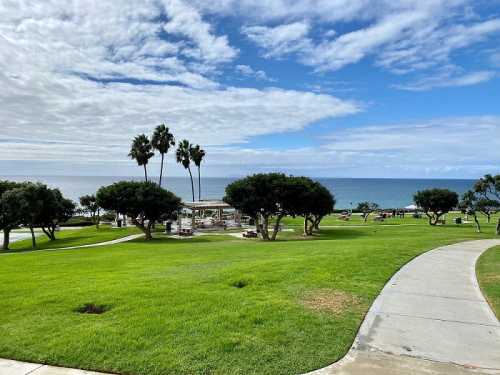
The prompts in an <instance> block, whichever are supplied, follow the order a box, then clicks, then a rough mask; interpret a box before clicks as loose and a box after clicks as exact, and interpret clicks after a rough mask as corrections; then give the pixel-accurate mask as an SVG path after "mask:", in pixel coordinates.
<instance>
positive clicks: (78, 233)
mask: <svg viewBox="0 0 500 375" xmlns="http://www.w3.org/2000/svg"><path fill="white" fill-rule="evenodd" d="M136 233H140V231H139V230H138V229H137V228H135V227H127V228H111V226H109V225H101V226H100V227H99V229H96V227H94V226H91V227H85V228H82V229H67V230H66V229H65V230H61V231H60V232H56V240H55V241H49V239H48V237H47V236H46V235H45V234H43V233H42V232H40V233H38V235H37V239H36V242H37V249H39V250H41V249H53V248H59V247H70V246H80V245H90V244H94V243H98V242H105V241H111V240H116V239H118V238H122V237H125V236H129V235H131V234H136ZM25 250H32V248H31V238H28V239H25V240H20V241H16V242H12V243H11V244H10V251H11V252H12V251H25ZM1 252H2V251H1V250H0V253H1Z"/></svg>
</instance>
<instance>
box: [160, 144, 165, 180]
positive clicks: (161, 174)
mask: <svg viewBox="0 0 500 375" xmlns="http://www.w3.org/2000/svg"><path fill="white" fill-rule="evenodd" d="M164 157H165V154H164V153H163V152H162V153H161V167H160V187H161V178H162V177H163V158H164Z"/></svg>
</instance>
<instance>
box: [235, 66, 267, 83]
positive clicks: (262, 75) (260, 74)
mask: <svg viewBox="0 0 500 375" xmlns="http://www.w3.org/2000/svg"><path fill="white" fill-rule="evenodd" d="M235 70H236V72H238V73H239V74H241V75H242V76H245V77H251V78H255V79H256V80H258V81H270V82H272V81H275V80H274V79H272V78H269V77H268V76H267V74H266V72H264V71H263V70H254V69H253V68H252V67H251V66H249V65H236V67H235Z"/></svg>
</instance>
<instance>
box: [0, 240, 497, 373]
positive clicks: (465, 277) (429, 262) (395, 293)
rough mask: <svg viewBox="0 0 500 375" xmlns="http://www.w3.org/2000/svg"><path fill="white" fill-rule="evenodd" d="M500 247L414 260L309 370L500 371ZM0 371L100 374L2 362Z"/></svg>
mask: <svg viewBox="0 0 500 375" xmlns="http://www.w3.org/2000/svg"><path fill="white" fill-rule="evenodd" d="M496 245H500V240H479V241H470V242H463V243H459V244H455V245H450V246H443V247H440V248H437V249H435V250H432V251H429V252H427V253H425V254H423V255H421V256H419V257H417V258H415V259H414V260H413V261H411V262H409V263H408V264H407V265H406V266H404V267H403V268H402V269H401V270H400V271H399V272H397V273H396V274H395V275H394V276H393V277H392V279H391V280H390V281H389V282H388V283H387V284H386V286H385V287H384V289H383V290H382V292H381V294H380V295H379V296H378V297H377V299H376V300H375V302H374V303H373V305H372V307H371V308H370V310H369V312H368V314H367V316H366V318H365V320H364V322H363V324H362V325H361V328H360V330H359V332H358V335H357V337H356V339H355V342H354V344H353V346H352V348H351V350H350V351H349V353H348V354H347V355H346V356H345V357H344V358H343V359H342V360H340V361H339V362H337V363H335V364H333V365H331V366H328V367H326V368H323V369H320V370H317V371H313V372H311V373H309V374H310V375H333V374H336V375H405V374H411V375H431V374H433V375H445V374H457V375H469V374H500V323H499V322H498V320H497V319H496V317H495V315H494V314H493V312H492V311H491V309H490V307H489V305H488V304H487V302H486V301H485V299H484V297H483V295H482V294H481V291H480V289H479V287H478V284H477V280H476V276H475V264H476V260H477V258H478V257H479V256H480V255H481V253H483V252H484V251H486V250H487V249H488V248H490V247H492V246H496ZM94 246H95V245H94ZM0 374H1V375H28V374H29V375H96V374H98V373H95V372H86V371H82V370H74V369H64V368H58V367H51V366H43V365H37V364H31V363H24V362H17V361H11V360H0Z"/></svg>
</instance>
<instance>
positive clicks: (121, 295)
mask: <svg viewBox="0 0 500 375" xmlns="http://www.w3.org/2000/svg"><path fill="white" fill-rule="evenodd" d="M331 220H335V219H331ZM337 221H338V220H337ZM297 231H298V232H299V231H300V228H297ZM484 231H485V232H486V233H483V234H477V233H475V232H474V230H473V227H472V226H469V225H464V226H455V225H446V226H440V227H430V226H427V225H414V226H393V227H392V228H380V227H379V226H377V225H367V226H361V227H344V228H325V229H323V230H322V233H321V235H320V236H317V237H315V238H314V239H312V240H304V239H302V238H301V236H300V235H299V234H298V233H297V234H294V233H287V232H285V233H282V235H283V237H282V238H283V240H280V241H276V242H274V243H266V242H262V241H258V240H240V239H237V238H234V237H231V236H203V237H195V238H192V239H187V240H174V239H168V238H162V239H156V240H154V241H151V242H144V241H143V240H135V241H132V242H127V243H122V244H117V245H113V246H107V247H96V248H88V249H78V250H59V251H52V252H36V251H34V252H21V253H19V254H8V255H3V256H2V255H0V295H1V296H2V304H0V332H2V335H0V357H5V358H13V359H19V360H28V361H34V362H43V363H50V364H56V365H62V366H69V367H79V368H85V369H91V370H100V371H108V372H117V373H122V374H136V375H139V374H141V375H160V374H161V375H165V374H293V373H303V372H306V371H310V370H313V369H316V368H319V367H322V366H325V365H328V364H330V363H332V362H334V361H336V360H337V359H339V358H341V357H342V356H343V355H344V354H345V353H346V351H347V350H348V348H349V346H350V345H351V343H352V341H353V339H354V337H355V335H356V331H357V329H358V327H359V325H360V323H361V321H362V319H363V316H364V314H365V313H366V311H367V309H368V308H369V307H370V305H371V303H372V301H373V299H374V298H375V297H376V296H377V294H378V293H379V291H380V289H381V288H382V287H383V285H384V284H385V282H386V281H387V280H388V279H389V278H390V277H391V275H393V274H394V273H395V272H396V271H397V270H398V269H399V268H400V267H401V266H402V265H403V264H405V263H406V262H408V261H409V260H411V259H412V258H413V257H415V256H417V255H419V254H421V253H422V252H424V251H426V250H429V249H432V248H435V247H437V246H440V245H444V244H449V243H453V242H457V241H463V240H470V239H479V238H487V237H492V236H493V232H494V229H493V225H490V226H486V227H485V228H484ZM61 234H62V233H61ZM496 256H497V257H498V251H497V253H496ZM497 259H498V258H497ZM496 272H497V274H498V268H497V271H496ZM497 290H498V289H497ZM86 303H94V304H97V305H105V306H106V307H107V308H109V310H108V311H106V312H105V313H103V314H101V315H92V314H81V313H78V312H76V311H75V309H77V308H79V307H81V306H82V305H84V304H86Z"/></svg>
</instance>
